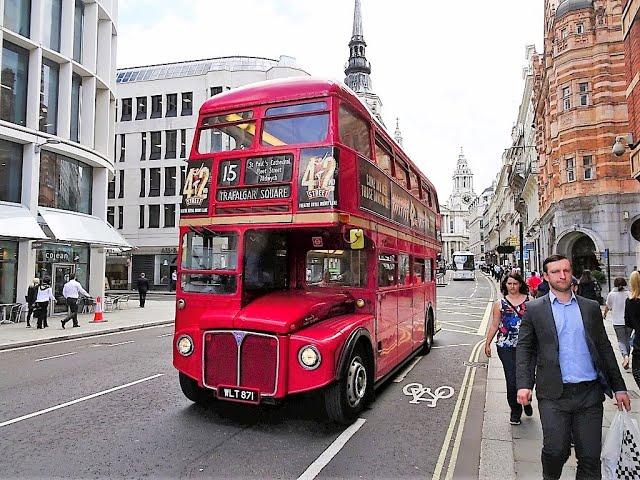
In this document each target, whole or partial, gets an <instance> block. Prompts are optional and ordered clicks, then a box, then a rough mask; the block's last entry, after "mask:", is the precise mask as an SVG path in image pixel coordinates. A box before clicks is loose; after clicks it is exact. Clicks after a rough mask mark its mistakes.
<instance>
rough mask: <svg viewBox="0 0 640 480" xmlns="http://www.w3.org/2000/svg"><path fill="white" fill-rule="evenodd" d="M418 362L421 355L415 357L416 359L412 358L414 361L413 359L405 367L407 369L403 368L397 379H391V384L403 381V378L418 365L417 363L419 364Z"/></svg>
mask: <svg viewBox="0 0 640 480" xmlns="http://www.w3.org/2000/svg"><path fill="white" fill-rule="evenodd" d="M420 360H422V356H421V355H419V356H417V357H416V358H414V359H413V361H412V362H411V363H410V364H409V365H408V366H407V368H405V369H404V370H403V371H402V373H400V374H399V375H398V378H394V379H393V382H394V383H400V382H401V381H403V380H404V377H406V376H407V375H408V374H409V372H410V371H411V370H413V367H415V366H416V365H417V364H418V362H419V361H420Z"/></svg>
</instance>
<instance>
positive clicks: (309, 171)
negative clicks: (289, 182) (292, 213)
mask: <svg viewBox="0 0 640 480" xmlns="http://www.w3.org/2000/svg"><path fill="white" fill-rule="evenodd" d="M337 180H338V150H337V149H334V148H332V147H319V148H305V149H303V150H301V151H300V170H299V173H298V210H312V209H313V210H318V209H332V208H334V207H337V206H338V189H337V188H336V187H337Z"/></svg>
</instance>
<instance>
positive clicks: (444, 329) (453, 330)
mask: <svg viewBox="0 0 640 480" xmlns="http://www.w3.org/2000/svg"><path fill="white" fill-rule="evenodd" d="M440 323H442V321H440ZM442 331H443V332H455V333H466V334H467V335H475V336H480V337H484V335H478V334H477V333H476V332H465V331H464V330H455V329H453V328H443V329H442Z"/></svg>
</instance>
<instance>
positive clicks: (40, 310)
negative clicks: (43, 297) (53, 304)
mask: <svg viewBox="0 0 640 480" xmlns="http://www.w3.org/2000/svg"><path fill="white" fill-rule="evenodd" d="M48 308H49V302H36V308H35V312H34V313H35V314H36V318H37V319H38V325H37V328H44V327H48V326H49V325H47V309H48Z"/></svg>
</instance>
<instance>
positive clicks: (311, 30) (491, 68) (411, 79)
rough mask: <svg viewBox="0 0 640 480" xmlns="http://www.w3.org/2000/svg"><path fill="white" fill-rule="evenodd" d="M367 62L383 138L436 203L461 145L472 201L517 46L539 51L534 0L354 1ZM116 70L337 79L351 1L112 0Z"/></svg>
mask: <svg viewBox="0 0 640 480" xmlns="http://www.w3.org/2000/svg"><path fill="white" fill-rule="evenodd" d="M362 4H363V16H364V34H365V39H366V41H367V44H368V47H367V57H368V59H369V60H370V61H371V63H372V67H373V73H372V80H373V85H374V89H375V91H376V93H378V94H379V95H380V96H381V98H382V101H383V103H384V108H383V115H384V117H385V121H386V124H387V126H388V127H389V128H390V130H391V131H393V129H394V128H395V117H399V118H400V124H401V128H402V131H403V136H404V139H405V149H406V151H407V152H408V153H409V155H410V156H411V158H412V159H413V160H414V161H415V162H416V164H417V165H418V166H419V167H420V168H421V169H422V170H423V171H424V173H426V174H427V176H429V178H430V179H431V180H432V181H433V182H434V184H435V185H436V187H437V189H438V192H439V195H440V199H441V202H442V203H444V201H445V200H446V197H447V196H448V194H449V192H450V190H451V175H452V174H453V170H454V168H455V164H456V160H457V155H458V152H459V149H460V147H461V146H464V149H465V153H466V155H467V158H468V160H469V164H470V166H471V168H472V169H473V171H474V173H475V189H476V192H478V193H479V192H480V191H482V190H483V189H484V188H485V187H486V186H488V185H490V183H491V181H492V180H493V178H494V177H495V175H496V173H497V171H498V169H499V167H500V162H501V155H502V152H503V150H504V149H505V148H507V147H508V146H509V145H510V135H511V127H512V125H513V124H514V122H515V121H516V118H517V113H518V107H519V105H520V100H521V95H522V88H523V84H524V83H523V80H522V67H524V65H525V58H524V55H525V46H526V45H527V44H532V43H536V44H537V45H538V48H540V45H541V36H542V29H543V23H542V13H543V6H542V2H540V1H539V0H518V1H513V0H492V1H491V2H478V1H477V0H476V1H474V0H459V1H457V2H451V1H450V2H431V1H428V2H423V1H418V0H395V1H394V2H385V1H382V0H363V1H362ZM119 14H120V18H119V24H118V43H119V45H118V56H119V58H118V64H119V66H121V67H122V66H131V65H145V64H153V63H163V62H169V61H180V60H188V59H197V58H208V57H218V56H225V55H249V56H264V57H269V58H278V57H279V56H280V55H291V56H294V57H296V59H297V60H298V63H299V64H300V65H301V66H302V67H303V68H304V69H305V70H307V71H308V72H310V73H311V74H313V75H317V76H323V77H329V78H337V79H343V77H344V73H343V70H344V64H345V62H346V60H347V58H348V47H347V43H348V42H349V39H350V37H351V27H352V20H353V0H323V1H321V2H320V1H313V0H236V1H234V2H227V1H220V0H179V1H178V0H176V1H167V0H120V2H119Z"/></svg>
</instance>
